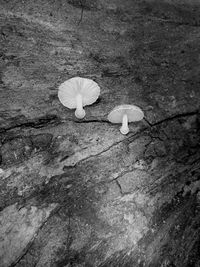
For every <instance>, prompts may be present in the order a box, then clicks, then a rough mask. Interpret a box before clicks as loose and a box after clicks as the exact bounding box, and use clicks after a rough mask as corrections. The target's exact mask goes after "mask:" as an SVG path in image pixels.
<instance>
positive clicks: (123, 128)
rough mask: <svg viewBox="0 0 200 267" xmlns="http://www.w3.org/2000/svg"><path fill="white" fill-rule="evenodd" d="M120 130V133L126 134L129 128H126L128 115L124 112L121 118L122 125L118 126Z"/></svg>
mask: <svg viewBox="0 0 200 267" xmlns="http://www.w3.org/2000/svg"><path fill="white" fill-rule="evenodd" d="M120 132H121V133H122V134H127V133H128V132H129V128H128V116H127V114H126V113H125V114H124V115H123V118H122V127H121V128H120Z"/></svg>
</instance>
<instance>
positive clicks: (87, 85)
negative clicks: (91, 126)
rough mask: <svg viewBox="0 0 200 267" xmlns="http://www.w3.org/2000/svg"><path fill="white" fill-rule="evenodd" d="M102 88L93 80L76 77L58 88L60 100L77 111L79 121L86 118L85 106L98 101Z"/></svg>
mask: <svg viewBox="0 0 200 267" xmlns="http://www.w3.org/2000/svg"><path fill="white" fill-rule="evenodd" d="M99 95H100V87H99V86H98V84H97V83H96V82H94V81H93V80H91V79H87V78H81V77H74V78H71V79H69V80H67V81H65V82H64V83H62V84H61V85H60V86H59V88H58V98H59V100H60V102H61V103H62V104H63V105H64V106H65V107H67V108H70V109H76V111H75V116H76V117H77V118H78V119H83V118H84V117H85V110H84V109H83V107H84V106H87V105H91V104H93V103H94V102H96V100H97V99H98V97H99Z"/></svg>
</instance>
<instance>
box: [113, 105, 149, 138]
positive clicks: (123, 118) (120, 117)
mask: <svg viewBox="0 0 200 267" xmlns="http://www.w3.org/2000/svg"><path fill="white" fill-rule="evenodd" d="M143 117H144V113H143V111H142V110H141V109H140V108H139V107H137V106H135V105H120V106H116V107H115V108H114V109H113V110H112V111H111V112H110V113H109V115H108V120H109V121H110V122H112V123H122V127H121V128H120V132H121V133H122V134H128V133H129V128H128V123H129V122H133V121H140V120H142V119H143Z"/></svg>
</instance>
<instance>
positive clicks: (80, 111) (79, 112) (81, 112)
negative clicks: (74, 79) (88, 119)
mask: <svg viewBox="0 0 200 267" xmlns="http://www.w3.org/2000/svg"><path fill="white" fill-rule="evenodd" d="M75 116H76V117H77V118H78V119H83V118H84V117H85V110H84V109H83V101H82V96H81V94H78V95H77V97H76V111H75Z"/></svg>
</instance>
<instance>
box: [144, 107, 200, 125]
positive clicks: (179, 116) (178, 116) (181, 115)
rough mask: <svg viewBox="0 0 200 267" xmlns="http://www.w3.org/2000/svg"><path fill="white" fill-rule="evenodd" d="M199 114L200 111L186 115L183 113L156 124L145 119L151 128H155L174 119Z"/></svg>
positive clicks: (186, 113)
mask: <svg viewBox="0 0 200 267" xmlns="http://www.w3.org/2000/svg"><path fill="white" fill-rule="evenodd" d="M197 114H199V110H195V111H191V112H185V113H181V114H176V115H174V116H172V117H168V118H165V119H163V120H160V121H157V122H155V123H151V122H149V121H148V120H147V118H144V120H145V121H146V122H147V123H148V125H149V126H151V127H154V126H157V125H160V124H162V123H165V122H168V121H172V120H174V119H179V118H184V117H189V116H194V115H197Z"/></svg>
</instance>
